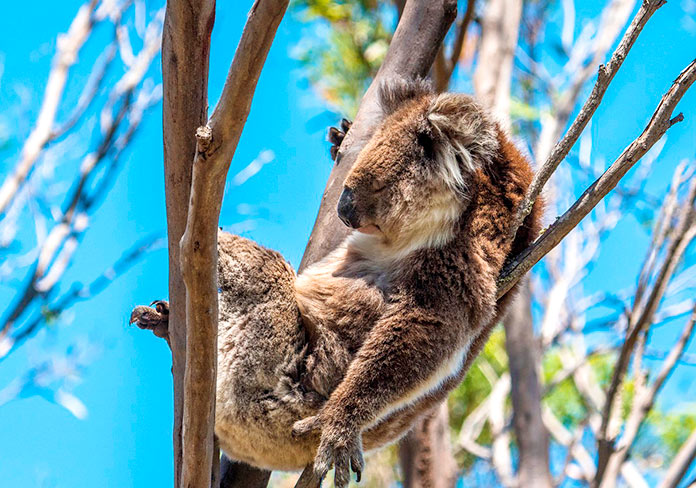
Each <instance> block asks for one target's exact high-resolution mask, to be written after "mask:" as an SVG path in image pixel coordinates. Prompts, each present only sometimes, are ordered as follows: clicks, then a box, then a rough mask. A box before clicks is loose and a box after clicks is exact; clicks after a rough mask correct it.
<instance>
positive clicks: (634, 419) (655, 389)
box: [595, 308, 696, 488]
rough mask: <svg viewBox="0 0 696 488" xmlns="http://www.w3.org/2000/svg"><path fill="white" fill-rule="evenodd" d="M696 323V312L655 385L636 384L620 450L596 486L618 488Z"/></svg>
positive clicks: (600, 476)
mask: <svg viewBox="0 0 696 488" xmlns="http://www.w3.org/2000/svg"><path fill="white" fill-rule="evenodd" d="M695 323H696V308H695V309H694V311H693V313H692V315H691V318H690V319H689V320H688V321H687V323H686V325H685V327H684V329H683V330H682V333H681V336H680V337H679V340H678V341H677V343H676V344H675V345H674V347H673V348H672V350H671V352H670V354H669V356H667V359H665V361H664V363H663V364H662V368H661V369H660V372H659V373H658V374H657V377H656V378H655V380H654V381H653V383H652V385H650V386H649V387H646V386H641V385H640V383H638V384H637V386H636V393H635V397H634V400H633V404H632V406H631V411H630V413H629V415H628V419H627V420H626V424H625V426H624V428H623V434H622V436H621V439H620V441H619V442H618V444H617V446H616V447H615V448H614V449H613V452H612V453H611V454H610V456H609V459H608V460H607V461H606V467H605V469H603V470H598V478H599V480H601V482H598V481H599V480H595V484H598V485H599V486H600V488H613V487H614V486H616V482H617V478H618V475H619V472H620V468H621V466H622V465H623V463H624V462H625V461H626V459H627V457H628V453H629V450H630V448H631V446H632V445H633V442H634V441H635V439H636V437H637V435H638V431H639V429H640V426H641V425H642V424H643V422H644V421H645V418H646V417H647V416H648V413H650V410H651V409H652V407H653V405H654V404H655V399H656V397H657V394H658V393H659V392H660V390H661V388H662V386H663V385H664V383H665V380H666V379H667V378H668V377H669V375H670V374H671V373H672V372H673V371H674V368H675V366H676V364H677V361H678V359H679V358H680V357H681V355H682V354H683V352H684V349H685V348H686V345H687V343H688V341H689V339H691V336H692V334H693V331H694V324H695ZM637 355H638V354H637ZM635 374H636V375H641V372H640V371H636V372H635ZM600 434H601V432H600ZM600 439H601V438H600Z"/></svg>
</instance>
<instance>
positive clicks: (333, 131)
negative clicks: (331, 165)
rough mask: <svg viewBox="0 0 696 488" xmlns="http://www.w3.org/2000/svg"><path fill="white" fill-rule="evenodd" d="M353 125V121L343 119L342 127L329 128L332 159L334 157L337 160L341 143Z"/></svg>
mask: <svg viewBox="0 0 696 488" xmlns="http://www.w3.org/2000/svg"><path fill="white" fill-rule="evenodd" d="M351 125H353V123H352V122H351V121H349V120H347V119H343V120H341V128H340V129H338V128H336V127H330V128H329V142H330V143H331V149H330V151H331V159H333V160H334V161H335V160H336V156H337V155H338V149H339V148H340V147H341V143H342V142H343V139H344V138H345V137H346V134H347V133H348V131H349V130H350V126H351Z"/></svg>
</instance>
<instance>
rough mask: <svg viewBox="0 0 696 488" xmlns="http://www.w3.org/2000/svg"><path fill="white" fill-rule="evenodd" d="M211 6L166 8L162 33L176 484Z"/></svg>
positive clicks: (176, 1)
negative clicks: (189, 234)
mask: <svg viewBox="0 0 696 488" xmlns="http://www.w3.org/2000/svg"><path fill="white" fill-rule="evenodd" d="M214 18H215V2H214V1H212V0H208V1H201V2H195V3H190V2H185V1H181V0H169V1H168V2H167V8H166V14H165V18H164V28H163V33H162V79H163V85H164V86H163V92H164V93H163V97H164V99H163V107H162V109H163V120H162V122H163V137H164V188H165V195H166V204H167V238H168V245H169V305H170V314H169V337H170V345H171V349H172V376H173V379H174V436H173V437H174V439H173V443H174V484H175V486H179V484H180V481H181V462H182V447H181V428H182V417H183V411H184V409H183V398H184V370H185V365H186V315H185V311H186V288H185V287H184V282H183V279H182V277H181V272H180V268H179V241H180V240H181V236H182V235H183V234H184V229H185V228H186V218H187V216H188V205H189V195H190V190H191V170H192V166H193V158H194V156H195V154H196V137H195V134H196V128H198V127H199V126H201V125H203V124H205V121H206V119H207V111H208V57H209V56H208V55H209V52H210V33H211V31H212V28H213V21H214Z"/></svg>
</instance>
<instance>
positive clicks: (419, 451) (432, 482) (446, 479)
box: [399, 402, 457, 488]
mask: <svg viewBox="0 0 696 488" xmlns="http://www.w3.org/2000/svg"><path fill="white" fill-rule="evenodd" d="M399 461H400V464H401V470H402V471H403V477H404V479H403V485H404V488H451V487H453V486H454V485H455V483H456V481H457V463H456V461H455V459H454V456H453V455H452V446H451V443H450V431H449V413H448V411H447V402H443V403H441V404H440V405H439V406H438V407H436V408H435V410H433V411H432V412H431V413H429V414H428V415H427V416H425V417H424V418H423V419H422V420H421V421H420V422H418V423H417V424H416V426H415V427H414V428H413V430H411V432H409V434H408V435H407V436H406V437H405V438H404V439H402V440H401V442H400V443H399Z"/></svg>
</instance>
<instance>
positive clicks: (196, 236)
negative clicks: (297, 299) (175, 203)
mask: <svg viewBox="0 0 696 488" xmlns="http://www.w3.org/2000/svg"><path fill="white" fill-rule="evenodd" d="M287 6H288V0H256V2H255V3H254V4H253V6H252V7H251V11H250V12H249V17H248V19H247V23H246V25H245V26H244V31H243V32H242V37H241V40H240V41H239V45H238V47H237V51H236V52H235V55H234V59H233V60H232V64H231V66H230V69H229V72H228V74H227V80H226V81H225V87H224V89H223V92H222V95H221V97H220V100H219V101H218V104H217V106H216V107H215V110H214V111H213V115H212V116H211V118H210V121H209V122H208V124H207V125H206V126H203V127H200V128H199V129H198V131H197V132H196V140H197V147H196V154H195V158H194V162H193V178H192V182H191V194H190V201H189V208H188V216H187V221H186V229H185V232H184V235H183V236H182V238H181V245H180V246H181V247H180V259H181V274H182V276H183V279H184V283H185V285H186V369H185V371H186V372H185V377H184V410H183V465H182V475H181V487H182V488H183V487H185V488H189V487H191V488H193V487H197V488H205V487H207V486H209V484H210V476H211V469H212V462H213V427H214V416H215V382H216V371H217V328H218V327H217V321H218V296H217V230H218V227H217V224H218V220H219V217H220V207H221V205H222V197H223V193H224V189H225V180H226V176H227V171H228V170H229V167H230V163H231V161H232V157H233V156H234V152H235V149H236V148H237V143H238V142H239V137H240V136H241V133H242V129H243V128H244V123H245V122H246V118H247V116H248V115H249V110H250V108H251V100H252V98H253V96H254V91H255V89H256V84H257V82H258V79H259V76H260V74H261V69H262V68H263V65H264V63H265V61H266V56H267V55H268V51H269V49H270V47H271V43H272V42H273V38H274V37H275V33H276V30H277V28H278V24H280V20H281V19H282V18H283V15H284V14H285V10H286V9H287Z"/></svg>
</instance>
